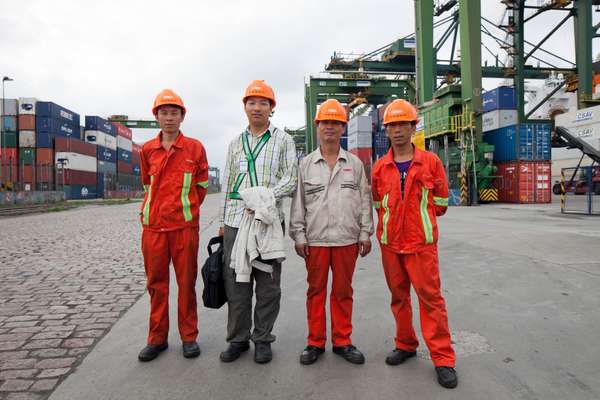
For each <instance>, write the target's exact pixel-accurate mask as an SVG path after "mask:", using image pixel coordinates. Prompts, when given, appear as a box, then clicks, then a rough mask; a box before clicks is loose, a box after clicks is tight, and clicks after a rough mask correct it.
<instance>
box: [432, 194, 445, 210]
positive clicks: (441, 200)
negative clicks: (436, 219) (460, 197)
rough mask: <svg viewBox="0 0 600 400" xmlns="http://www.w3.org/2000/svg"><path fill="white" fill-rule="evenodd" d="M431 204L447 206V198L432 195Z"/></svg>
mask: <svg viewBox="0 0 600 400" xmlns="http://www.w3.org/2000/svg"><path fill="white" fill-rule="evenodd" d="M433 204H435V205H436V206H443V207H448V198H447V197H437V196H433Z"/></svg>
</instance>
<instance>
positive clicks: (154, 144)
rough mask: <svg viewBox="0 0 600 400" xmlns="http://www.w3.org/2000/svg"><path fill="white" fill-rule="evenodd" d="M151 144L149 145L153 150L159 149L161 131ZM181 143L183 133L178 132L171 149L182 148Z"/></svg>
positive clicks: (160, 145)
mask: <svg viewBox="0 0 600 400" xmlns="http://www.w3.org/2000/svg"><path fill="white" fill-rule="evenodd" d="M152 140H153V142H152V143H151V145H150V146H151V147H152V148H153V149H156V150H158V149H160V148H161V147H162V143H161V142H162V131H160V132H158V135H156V137H155V138H154V139H152ZM183 141H184V136H183V132H181V131H179V135H177V139H175V143H173V147H176V148H178V149H181V148H183Z"/></svg>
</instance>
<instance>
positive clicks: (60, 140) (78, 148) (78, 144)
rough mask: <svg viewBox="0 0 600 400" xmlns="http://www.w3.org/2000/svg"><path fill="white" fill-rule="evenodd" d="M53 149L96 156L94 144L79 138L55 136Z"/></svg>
mask: <svg viewBox="0 0 600 400" xmlns="http://www.w3.org/2000/svg"><path fill="white" fill-rule="evenodd" d="M54 151H56V152H59V151H62V152H70V153H77V154H83V155H86V156H90V157H96V145H95V144H92V143H87V142H84V141H83V140H79V139H71V138H66V137H59V136H57V137H56V138H54Z"/></svg>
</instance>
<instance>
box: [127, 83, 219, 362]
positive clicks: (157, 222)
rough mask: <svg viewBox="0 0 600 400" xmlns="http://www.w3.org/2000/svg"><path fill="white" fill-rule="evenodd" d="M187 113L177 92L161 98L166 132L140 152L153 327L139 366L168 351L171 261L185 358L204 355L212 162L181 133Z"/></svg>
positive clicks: (157, 105)
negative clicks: (204, 267) (203, 259)
mask: <svg viewBox="0 0 600 400" xmlns="http://www.w3.org/2000/svg"><path fill="white" fill-rule="evenodd" d="M185 112H186V109H185V106H184V105H183V101H182V100H181V98H180V97H179V96H178V95H177V94H175V92H173V91H172V90H170V89H165V90H163V91H162V92H160V93H159V94H158V96H157V97H156V99H155V100H154V106H153V107H152V113H153V114H154V116H155V117H156V120H157V121H158V124H159V126H160V129H161V131H160V132H159V134H158V135H157V136H156V137H155V138H154V139H151V140H149V141H147V142H146V143H145V144H144V146H143V147H142V151H141V157H140V158H141V170H142V183H143V185H144V191H145V192H146V194H145V196H144V202H143V203H142V212H141V219H142V227H143V231H142V254H143V255H144V267H145V269H146V277H147V287H148V293H149V294H150V324H149V325H150V326H149V334H148V345H147V346H146V347H145V348H144V349H142V351H141V352H140V354H139V355H138V359H139V360H140V361H151V360H153V359H155V358H156V357H157V356H158V355H159V354H160V352H162V351H163V350H165V349H166V348H167V347H168V344H167V337H168V334H169V264H170V263H171V261H172V262H173V267H174V269H175V276H176V278H177V286H178V288H179V293H178V298H177V309H178V313H177V317H178V324H179V334H180V336H181V341H182V342H183V356H184V357H186V358H192V357H197V356H199V355H200V347H198V344H197V343H196V338H197V336H198V313H197V306H196V289H195V287H196V276H197V273H198V241H199V223H198V222H199V217H200V205H201V204H202V202H203V201H204V197H205V196H206V191H207V188H208V162H207V161H206V152H205V151H204V147H203V146H202V144H201V143H200V142H199V141H198V140H196V139H192V138H189V137H186V136H184V135H183V132H181V131H180V130H179V126H180V125H181V123H182V121H183V118H184V117H185Z"/></svg>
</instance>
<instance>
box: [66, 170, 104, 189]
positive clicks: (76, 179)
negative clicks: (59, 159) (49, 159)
mask: <svg viewBox="0 0 600 400" xmlns="http://www.w3.org/2000/svg"><path fill="white" fill-rule="evenodd" d="M63 179H64V181H63ZM56 183H57V184H63V183H64V184H65V185H96V183H97V175H96V173H95V172H87V171H76V170H74V169H60V170H58V171H57V173H56Z"/></svg>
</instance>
